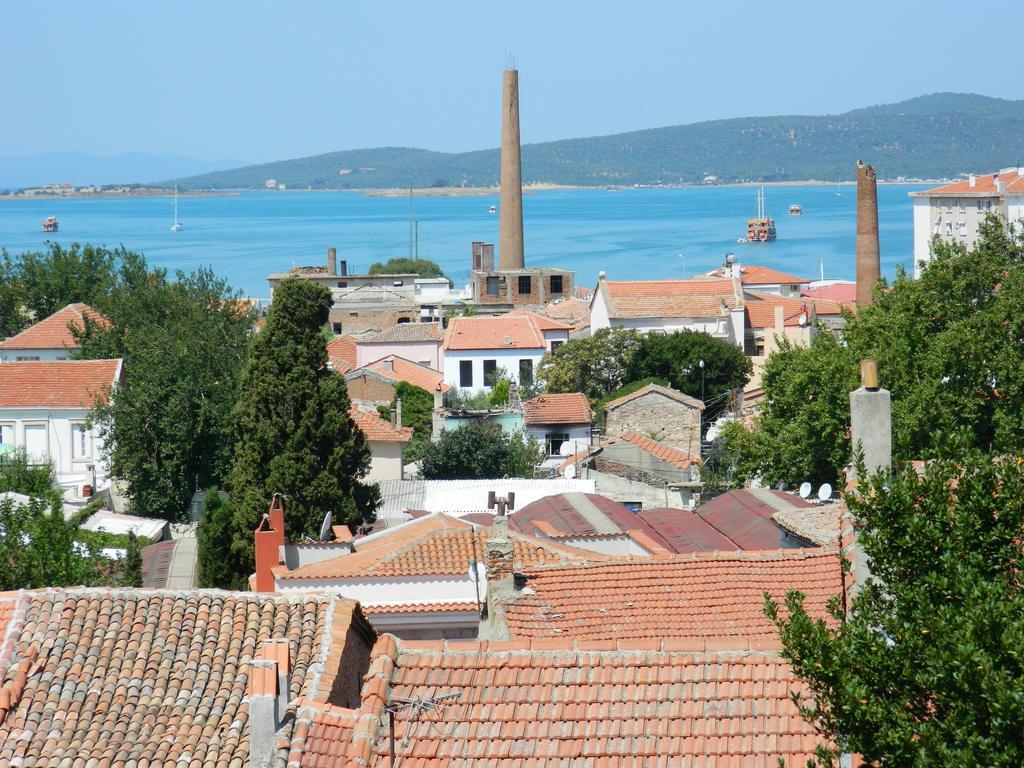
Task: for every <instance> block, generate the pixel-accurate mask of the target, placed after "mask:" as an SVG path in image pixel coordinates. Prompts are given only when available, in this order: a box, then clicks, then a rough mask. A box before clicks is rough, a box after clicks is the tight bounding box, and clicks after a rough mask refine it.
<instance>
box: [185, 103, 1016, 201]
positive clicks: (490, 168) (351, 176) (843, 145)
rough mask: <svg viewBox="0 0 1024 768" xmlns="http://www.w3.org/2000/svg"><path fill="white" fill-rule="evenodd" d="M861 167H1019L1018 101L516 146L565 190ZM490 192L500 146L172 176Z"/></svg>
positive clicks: (749, 121)
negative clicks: (487, 189)
mask: <svg viewBox="0 0 1024 768" xmlns="http://www.w3.org/2000/svg"><path fill="white" fill-rule="evenodd" d="M857 159H863V160H864V161H865V162H869V163H871V164H873V165H874V166H875V167H876V168H877V169H878V171H879V175H880V176H881V177H883V178H894V177H896V176H907V177H916V178H939V177H947V176H954V175H956V174H958V173H960V172H963V171H968V170H971V171H978V172H983V171H988V170H992V169H995V168H999V167H1001V166H1007V165H1011V164H1014V163H1017V162H1019V161H1020V162H1024V100H1020V101H1009V100H1005V99H994V98H989V97H987V96H978V95H975V94H957V93H937V94H932V95H929V96H920V97H918V98H914V99H909V100H907V101H903V102H899V103H898V104H884V105H880V106H874V107H866V108H863V109H855V110H852V111H850V112H846V113H843V114H841V115H821V116H817V117H814V116H800V115H793V116H779V117H742V118H734V119H730V120H712V121H708V122H703V123H693V124H690V125H678V126H671V127H667V128H652V129H649V130H644V131H633V132H631V133H621V134H616V135H614V136H595V137H591V138H583V139H566V140H564V141H551V142H546V143H543V144H529V145H526V146H524V147H523V181H524V183H534V182H540V183H551V184H573V185H583V186H590V185H607V184H619V185H625V184H654V183H658V182H661V183H667V184H674V183H679V182H686V183H693V182H698V181H700V180H701V179H703V178H704V176H705V175H708V174H712V175H715V176H717V177H718V178H719V179H720V180H721V181H737V180H748V179H749V180H762V181H787V180H804V179H836V180H839V179H844V180H846V179H852V178H853V169H854V164H855V162H856V160H857ZM267 179H275V180H276V181H277V182H279V183H284V184H286V185H287V186H288V187H289V188H292V189H296V188H298V189H305V188H313V189H353V188H356V189H363V188H387V187H407V186H410V185H412V186H415V187H432V186H458V185H468V186H489V185H494V184H497V182H498V150H497V149H490V150H483V151H479V152H464V153H458V154H451V153H445V152H431V151H428V150H424V149H405V148H397V147H383V148H378V149H360V150H348V151H344V152H330V153H328V154H324V155H315V156H312V157H304V158H299V159H297V160H283V161H280V162H275V163H264V164H261V165H251V166H247V167H244V168H237V169H234V170H229V171H217V172H213V173H205V174H202V175H199V176H190V177H188V178H184V179H178V183H179V185H181V186H182V187H183V188H186V189H262V188H263V187H264V183H265V182H266V180H267Z"/></svg>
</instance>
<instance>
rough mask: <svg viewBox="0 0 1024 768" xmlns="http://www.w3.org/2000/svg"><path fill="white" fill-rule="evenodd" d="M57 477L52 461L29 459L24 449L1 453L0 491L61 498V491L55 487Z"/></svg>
mask: <svg viewBox="0 0 1024 768" xmlns="http://www.w3.org/2000/svg"><path fill="white" fill-rule="evenodd" d="M56 479H57V476H56V474H55V473H54V471H53V464H52V463H51V462H49V461H44V462H41V463H37V462H36V461H29V460H28V457H27V456H26V455H25V451H24V449H19V450H17V451H15V452H14V453H7V454H3V455H0V492H3V491H13V492H14V493H21V494H24V495H26V496H32V497H36V498H40V497H52V498H54V499H59V498H60V491H58V490H56V489H55V488H54V483H55V482H56Z"/></svg>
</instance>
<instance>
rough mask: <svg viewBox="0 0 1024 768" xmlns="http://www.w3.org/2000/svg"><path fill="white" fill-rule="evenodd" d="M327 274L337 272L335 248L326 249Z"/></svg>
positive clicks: (335, 273) (336, 252)
mask: <svg viewBox="0 0 1024 768" xmlns="http://www.w3.org/2000/svg"><path fill="white" fill-rule="evenodd" d="M327 274H328V275H332V276H333V275H337V274H338V251H337V249H336V248H328V249H327Z"/></svg>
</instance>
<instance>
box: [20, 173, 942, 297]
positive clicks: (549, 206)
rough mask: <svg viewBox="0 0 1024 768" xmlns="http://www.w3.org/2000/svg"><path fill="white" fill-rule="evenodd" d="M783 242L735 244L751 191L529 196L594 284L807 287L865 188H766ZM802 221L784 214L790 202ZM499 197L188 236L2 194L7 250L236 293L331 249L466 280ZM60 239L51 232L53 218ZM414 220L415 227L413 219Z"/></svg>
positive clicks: (840, 255) (158, 219) (907, 257)
mask: <svg viewBox="0 0 1024 768" xmlns="http://www.w3.org/2000/svg"><path fill="white" fill-rule="evenodd" d="M925 188H926V186H924V185H918V186H914V185H904V184H883V185H880V186H879V187H878V216H879V237H880V242H881V260H882V272H883V274H885V275H886V276H888V277H890V278H892V277H893V276H894V275H895V274H896V271H897V269H898V268H900V267H902V268H904V269H906V270H907V271H908V272H912V271H913V258H912V254H913V222H912V212H911V201H910V198H909V197H908V193H909V192H911V191H914V190H917V189H925ZM765 191H766V207H767V212H768V215H770V216H772V217H774V219H775V224H776V229H777V231H778V239H777V240H776V241H775V242H771V243H737V242H736V241H737V238H739V237H742V236H743V235H744V234H745V232H746V222H747V219H748V218H749V217H750V216H753V215H754V213H755V212H756V196H757V191H756V189H755V188H753V187H696V188H690V189H668V188H653V189H651V188H640V189H634V188H623V189H619V190H605V189H566V190H545V191H536V192H532V193H529V194H526V195H524V198H523V219H524V234H525V243H526V264H527V266H531V267H540V266H557V267H562V268H566V269H572V270H575V272H576V283H577V285H587V286H592V285H594V284H596V282H597V276H598V272H600V271H604V272H605V273H606V274H607V276H608V279H609V280H633V279H655V278H671V277H684V276H687V275H692V274H696V273H699V272H705V271H708V270H710V269H713V268H715V267H717V266H719V265H721V264H722V263H723V262H724V259H725V256H726V254H728V253H732V254H734V255H735V256H736V259H737V261H739V262H740V263H741V264H742V263H752V264H761V265H764V266H768V267H773V268H775V269H779V270H782V271H784V272H787V273H789V274H793V275H797V276H799V277H802V278H805V279H807V280H815V279H819V278H820V277H821V276H822V275H824V276H825V278H828V279H847V280H851V279H853V277H854V269H855V265H854V246H855V232H856V188H855V187H854V186H853V185H806V186H777V187H768V188H766V190H765ZM792 203H796V204H798V205H800V206H802V208H803V215H802V216H790V215H787V211H788V209H789V206H790V204H792ZM497 204H498V199H497V196H479V195H466V196H454V195H453V196H437V197H428V196H422V197H420V196H417V197H414V198H413V199H412V201H411V202H410V199H409V198H408V197H407V196H399V197H375V196H369V195H365V194H363V193H361V192H349V191H344V192H300V191H285V192H280V191H275V192H245V193H240V194H231V195H210V196H195V197H192V196H180V197H179V199H178V215H179V218H180V219H181V221H182V223H183V225H184V228H183V229H182V230H181V231H179V232H172V231H171V223H172V216H173V209H172V200H171V198H170V197H166V198H162V197H146V198H104V199H100V198H79V199H54V200H12V199H8V200H4V199H2V198H0V247H2V248H4V249H6V250H7V251H8V252H10V253H12V254H18V253H21V252H24V251H31V250H38V249H41V248H43V247H44V246H45V244H46V242H47V241H53V242H57V243H61V244H62V245H70V244H71V243H76V242H77V243H92V244H94V245H106V246H111V247H114V246H118V245H123V246H125V247H126V248H129V249H131V250H135V251H140V252H142V253H144V254H145V255H146V257H147V259H148V261H149V263H150V264H152V265H155V266H160V267H166V268H167V269H168V270H170V271H171V272H172V273H173V272H175V271H176V270H182V271H185V272H189V271H192V270H194V269H196V268H198V267H200V266H209V267H212V268H213V270H214V271H215V272H216V273H217V274H218V275H220V276H222V277H224V278H226V279H227V280H228V282H229V283H230V285H231V286H232V288H234V289H237V290H240V291H241V292H242V293H243V294H245V295H247V296H252V297H258V298H265V297H266V296H268V295H269V289H268V286H267V281H266V277H267V275H269V274H272V273H275V272H285V271H287V270H288V269H290V268H291V267H293V266H307V265H321V264H324V263H325V261H326V251H327V248H328V247H329V246H334V247H335V248H337V249H338V259H339V260H341V259H345V260H346V261H347V262H348V270H349V273H352V274H355V273H364V272H366V270H367V269H368V268H369V266H370V264H372V263H373V262H375V261H386V260H387V259H389V258H392V257H407V256H409V255H410V254H418V255H419V257H420V258H425V259H430V260H432V261H435V262H437V263H438V264H440V265H441V267H442V268H443V269H444V270H445V274H446V275H447V276H448V277H449V278H451V279H452V280H454V281H455V283H456V285H461V284H463V283H464V282H465V281H466V280H467V278H468V275H469V267H470V254H471V251H470V247H471V243H472V242H473V241H474V240H483V241H485V242H492V243H493V242H497V238H498V216H497V215H496V214H492V213H490V212H489V208H490V207H491V206H492V205H493V206H496V205H497ZM50 215H53V216H56V217H57V218H58V220H59V221H60V231H59V232H57V233H44V232H42V221H43V219H45V218H46V217H47V216H50ZM410 219H411V220H412V221H413V222H414V223H413V224H410Z"/></svg>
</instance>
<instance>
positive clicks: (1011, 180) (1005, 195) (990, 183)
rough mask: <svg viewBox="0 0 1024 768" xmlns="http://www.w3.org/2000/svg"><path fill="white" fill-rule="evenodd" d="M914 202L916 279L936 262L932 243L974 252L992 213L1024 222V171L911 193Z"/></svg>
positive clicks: (1017, 169)
mask: <svg viewBox="0 0 1024 768" xmlns="http://www.w3.org/2000/svg"><path fill="white" fill-rule="evenodd" d="M910 197H911V199H912V200H913V202H914V276H915V277H917V276H919V275H920V274H921V269H922V267H924V266H926V265H927V264H928V262H929V261H930V260H931V258H932V242H933V240H934V239H935V238H938V239H939V240H940V241H942V242H944V243H961V244H962V245H964V246H965V247H966V248H973V247H974V245H975V243H976V242H977V239H978V225H979V224H980V223H981V222H982V221H984V219H985V217H986V216H987V215H988V214H989V213H998V214H999V215H1000V216H1002V217H1003V219H1004V220H1005V221H1007V222H1009V223H1016V224H1018V225H1019V224H1020V222H1022V221H1024V167H1015V168H1004V169H1003V170H1001V171H998V172H997V173H989V174H985V175H983V176H976V175H975V174H973V173H972V174H970V175H969V176H967V178H965V179H961V180H960V181H955V182H953V183H952V184H944V185H943V186H941V187H934V188H932V189H924V190H921V191H919V192H911V193H910Z"/></svg>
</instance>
